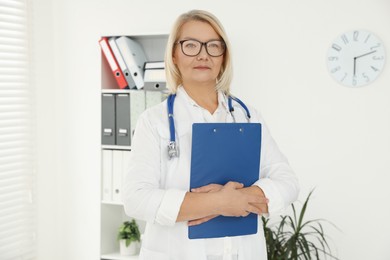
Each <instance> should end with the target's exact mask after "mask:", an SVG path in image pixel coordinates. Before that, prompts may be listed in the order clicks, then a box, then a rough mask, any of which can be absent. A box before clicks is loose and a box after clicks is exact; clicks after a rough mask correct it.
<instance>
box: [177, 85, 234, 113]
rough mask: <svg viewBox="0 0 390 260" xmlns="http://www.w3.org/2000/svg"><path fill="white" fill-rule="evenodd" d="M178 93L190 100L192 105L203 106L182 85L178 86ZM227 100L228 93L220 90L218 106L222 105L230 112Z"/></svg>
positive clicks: (187, 100)
mask: <svg viewBox="0 0 390 260" xmlns="http://www.w3.org/2000/svg"><path fill="white" fill-rule="evenodd" d="M176 95H177V96H183V97H184V98H185V100H186V102H188V103H189V104H190V105H191V106H195V107H201V106H199V105H198V104H197V103H196V102H195V101H194V100H193V99H192V98H191V97H190V96H189V95H188V93H187V92H186V91H185V89H184V88H183V86H182V85H180V86H179V87H178V88H177V91H176ZM227 102H228V101H227V97H226V95H225V94H224V93H223V92H222V91H218V107H221V106H222V107H223V108H224V109H225V110H226V112H228V113H229V107H228V103H227Z"/></svg>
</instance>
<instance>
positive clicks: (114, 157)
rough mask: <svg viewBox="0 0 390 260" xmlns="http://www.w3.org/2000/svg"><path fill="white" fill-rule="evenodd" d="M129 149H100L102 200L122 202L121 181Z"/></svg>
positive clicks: (126, 165)
mask: <svg viewBox="0 0 390 260" xmlns="http://www.w3.org/2000/svg"><path fill="white" fill-rule="evenodd" d="M129 158H130V151H121V150H102V178H103V184H102V190H103V192H102V200H103V201H104V202H107V203H119V204H120V203H122V182H123V177H124V175H125V174H126V171H127V167H128V165H129Z"/></svg>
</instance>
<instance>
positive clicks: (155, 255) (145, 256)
mask: <svg viewBox="0 0 390 260" xmlns="http://www.w3.org/2000/svg"><path fill="white" fill-rule="evenodd" d="M157 259H158V260H169V255H167V254H165V253H162V252H156V251H153V250H150V249H146V248H144V247H142V248H141V252H140V254H139V260H157Z"/></svg>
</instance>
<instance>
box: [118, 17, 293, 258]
mask: <svg viewBox="0 0 390 260" xmlns="http://www.w3.org/2000/svg"><path fill="white" fill-rule="evenodd" d="M165 63H166V73H167V83H168V86H170V91H171V93H172V94H176V96H175V98H174V100H173V102H171V104H170V110H172V111H171V112H169V113H168V107H169V106H168V104H167V101H164V102H163V103H161V104H159V105H157V106H155V107H152V108H150V109H148V110H146V111H145V112H144V113H143V114H142V115H141V116H140V118H139V120H138V123H137V127H136V130H135V135H134V138H133V142H132V152H131V162H130V165H129V171H128V173H127V175H126V177H125V183H124V207H125V211H126V214H127V215H129V216H131V217H134V218H137V219H141V220H144V221H146V222H147V225H146V229H145V234H144V239H143V241H142V247H141V252H140V259H141V260H144V259H145V260H168V259H171V260H206V259H207V260H226V259H239V260H266V259H267V254H266V247H265V238H264V233H263V228H262V225H261V221H259V228H258V232H257V234H255V235H247V236H238V237H227V238H214V239H194V240H190V239H188V225H198V224H200V223H203V222H205V221H208V220H210V219H211V218H213V217H215V216H218V215H223V216H233V217H241V216H247V215H248V214H249V213H255V214H258V215H261V214H270V215H271V214H278V213H279V212H280V211H281V210H283V209H285V208H286V207H288V206H289V205H290V204H291V203H292V202H293V201H294V200H295V199H296V198H297V196H298V191H299V186H298V181H297V178H296V176H295V175H294V173H293V171H292V170H291V168H290V166H289V164H288V162H287V160H286V158H285V157H284V156H283V154H282V153H281V152H280V151H279V149H278V147H277V145H276V143H275V142H274V140H273V139H272V137H271V136H270V133H269V131H268V129H267V128H266V126H265V125H264V122H263V119H262V118H261V116H260V115H259V113H258V112H257V111H256V110H255V109H253V108H250V107H249V111H246V110H245V108H244V107H245V105H244V106H242V105H240V104H239V103H238V102H237V101H234V100H233V101H232V102H229V99H228V96H229V94H230V92H229V88H230V82H231V79H232V64H231V49H230V45H229V41H228V39H227V36H226V33H225V31H224V29H223V27H222V25H221V24H220V22H219V21H218V19H217V18H216V17H215V16H213V15H212V14H210V13H208V12H205V11H200V10H193V11H190V12H188V13H184V14H182V15H181V16H180V17H179V18H178V19H177V21H176V23H175V24H174V26H173V29H172V32H171V34H170V36H169V39H168V44H167V49H166V56H165ZM230 103H231V104H230ZM231 106H232V107H231ZM231 108H233V109H231ZM231 110H234V111H231ZM247 112H249V113H250V119H248V115H247ZM168 114H169V115H168ZM247 120H249V121H250V122H260V123H261V124H262V132H263V136H262V147H261V159H260V172H261V178H260V179H259V180H258V181H256V182H255V183H253V185H252V186H250V187H243V186H242V184H240V183H236V182H229V183H227V184H226V185H224V186H221V185H217V184H211V185H207V186H204V187H199V188H197V189H194V190H192V192H189V191H188V187H189V179H190V163H191V141H192V140H191V136H192V132H191V127H192V124H193V123H195V122H196V123H207V122H234V121H236V122H247ZM170 121H173V122H171V123H170ZM172 123H173V125H172ZM172 126H173V127H172ZM172 131H173V133H172ZM171 134H172V136H171ZM168 146H170V148H169V149H168ZM172 146H173V147H172ZM242 174H245V173H242Z"/></svg>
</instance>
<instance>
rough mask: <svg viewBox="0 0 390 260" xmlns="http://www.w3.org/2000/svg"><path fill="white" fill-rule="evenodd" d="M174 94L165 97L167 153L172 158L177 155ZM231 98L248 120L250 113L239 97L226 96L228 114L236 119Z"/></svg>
mask: <svg viewBox="0 0 390 260" xmlns="http://www.w3.org/2000/svg"><path fill="white" fill-rule="evenodd" d="M175 98H176V94H171V95H169V96H168V98H167V108H168V122H169V134H170V140H169V145H168V155H169V158H170V159H172V158H173V157H178V156H179V151H178V147H177V146H176V137H175V120H174V116H173V106H174V103H175ZM233 100H234V101H236V102H237V103H238V104H239V105H240V106H241V107H242V108H243V109H244V110H245V113H246V116H247V119H248V122H249V120H250V118H251V114H250V113H249V109H248V107H247V106H246V105H245V104H244V102H242V101H241V100H240V99H239V98H237V97H233V96H231V95H229V96H228V107H229V112H230V115H231V116H232V118H233V122H234V123H235V122H236V119H235V117H234V114H233V112H234V108H233Z"/></svg>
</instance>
